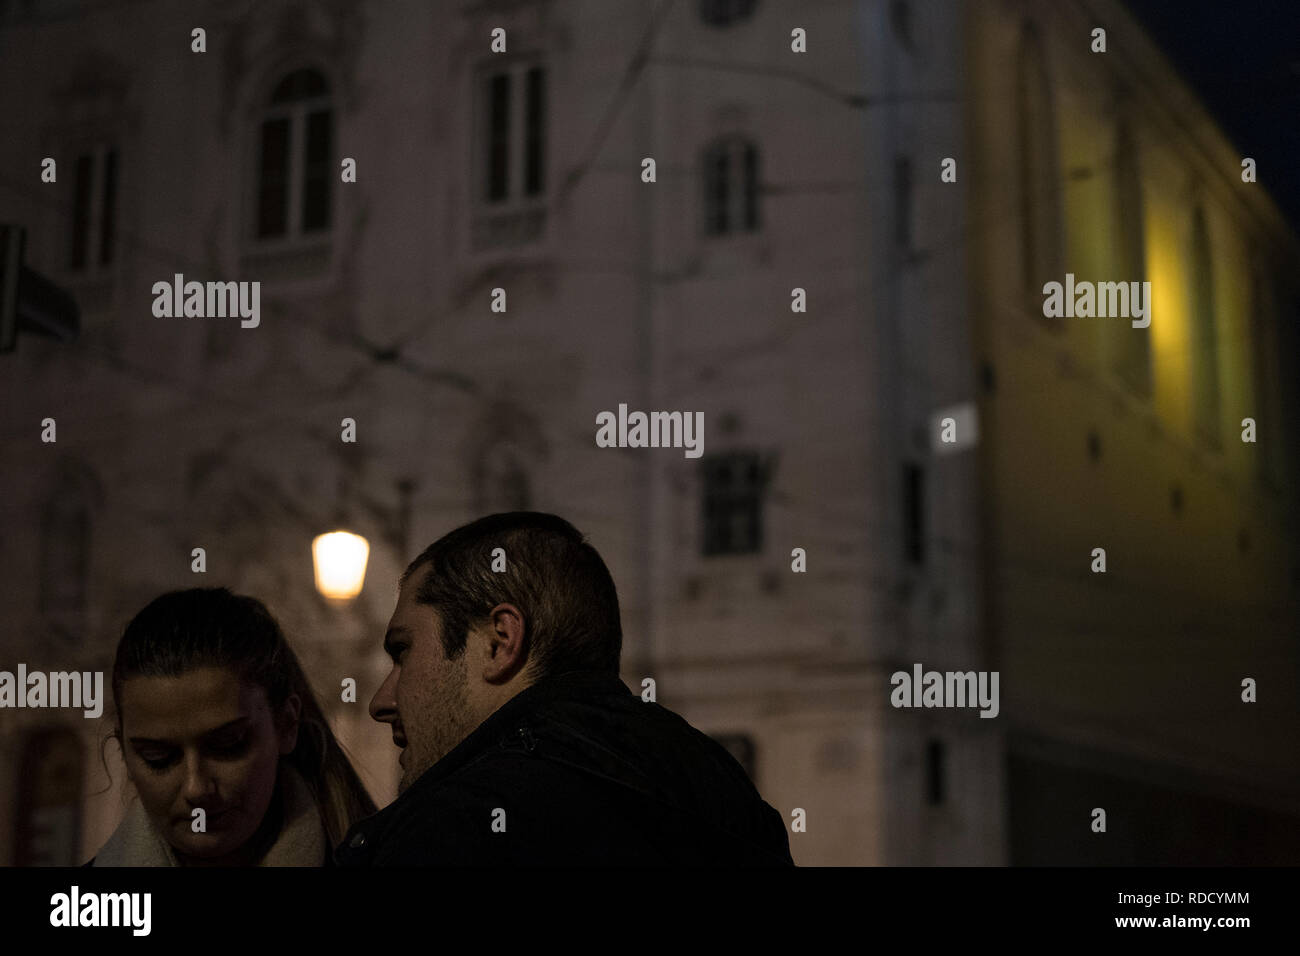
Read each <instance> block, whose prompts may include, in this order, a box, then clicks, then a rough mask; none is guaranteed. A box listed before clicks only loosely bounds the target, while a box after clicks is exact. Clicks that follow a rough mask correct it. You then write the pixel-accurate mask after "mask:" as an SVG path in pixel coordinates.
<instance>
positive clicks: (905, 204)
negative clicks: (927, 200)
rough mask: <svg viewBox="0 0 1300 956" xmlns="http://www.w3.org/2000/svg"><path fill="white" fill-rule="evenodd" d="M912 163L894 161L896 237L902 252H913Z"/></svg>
mask: <svg viewBox="0 0 1300 956" xmlns="http://www.w3.org/2000/svg"><path fill="white" fill-rule="evenodd" d="M912 189H913V186H912V161H911V159H909V158H908V157H906V156H898V157H895V159H894V237H895V239H896V240H897V242H898V248H899V251H900V252H903V253H907V252H910V251H911V250H912Z"/></svg>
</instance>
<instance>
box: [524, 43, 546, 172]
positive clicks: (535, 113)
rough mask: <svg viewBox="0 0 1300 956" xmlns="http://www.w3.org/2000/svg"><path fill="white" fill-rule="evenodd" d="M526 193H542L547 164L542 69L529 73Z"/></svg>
mask: <svg viewBox="0 0 1300 956" xmlns="http://www.w3.org/2000/svg"><path fill="white" fill-rule="evenodd" d="M525 149H526V160H527V163H526V169H525V170H524V192H525V193H527V194H528V195H529V196H535V195H537V194H538V193H540V192H541V191H542V187H543V184H544V177H545V172H546V169H545V163H546V74H545V73H544V72H543V71H542V69H541V68H540V67H534V68H533V69H531V70H529V71H528V116H527V143H526V145H525Z"/></svg>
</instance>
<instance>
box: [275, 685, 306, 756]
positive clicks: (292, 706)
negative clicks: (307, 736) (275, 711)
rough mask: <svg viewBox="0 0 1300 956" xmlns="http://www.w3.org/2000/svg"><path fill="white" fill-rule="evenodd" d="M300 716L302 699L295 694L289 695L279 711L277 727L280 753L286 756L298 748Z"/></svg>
mask: <svg viewBox="0 0 1300 956" xmlns="http://www.w3.org/2000/svg"><path fill="white" fill-rule="evenodd" d="M301 716H302V699H301V698H299V696H298V695H297V694H290V695H289V696H288V697H287V698H286V699H285V701H284V707H283V708H282V709H281V711H280V716H279V720H278V722H277V727H278V730H279V732H280V753H281V754H283V755H288V754H291V753H293V748H294V747H296V746H298V723H299V718H300V717H301Z"/></svg>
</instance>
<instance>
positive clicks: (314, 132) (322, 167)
mask: <svg viewBox="0 0 1300 956" xmlns="http://www.w3.org/2000/svg"><path fill="white" fill-rule="evenodd" d="M332 126H333V121H332V114H331V113H330V111H329V110H319V111H317V112H315V113H312V114H311V115H310V116H308V117H307V151H306V157H305V168H304V170H303V181H302V228H303V231H304V232H311V231H313V230H317V229H328V228H329V224H330V183H331V182H332V180H333V176H332V175H331V174H332V168H331V163H330V150H331V143H330V140H331V136H332Z"/></svg>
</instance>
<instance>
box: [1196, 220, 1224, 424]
mask: <svg viewBox="0 0 1300 956" xmlns="http://www.w3.org/2000/svg"><path fill="white" fill-rule="evenodd" d="M1191 266H1192V327H1191V342H1190V345H1191V351H1192V362H1191V365H1192V420H1193V425H1194V427H1195V429H1196V432H1197V434H1198V435H1199V436H1200V437H1201V438H1202V439H1204V440H1205V442H1206V443H1207V444H1209V445H1210V446H1211V447H1213V448H1218V447H1219V441H1220V432H1219V343H1218V335H1217V331H1216V329H1215V305H1214V260H1213V258H1212V256H1211V254H1210V234H1209V228H1208V227H1207V225H1206V222H1205V211H1204V209H1202V208H1201V207H1200V206H1197V207H1196V209H1195V211H1194V212H1193V213H1192V256H1191Z"/></svg>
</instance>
